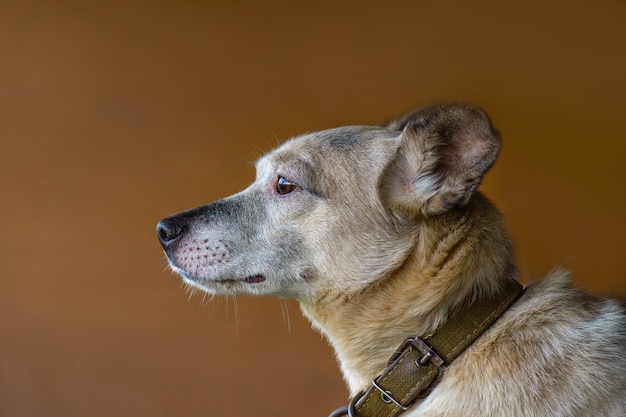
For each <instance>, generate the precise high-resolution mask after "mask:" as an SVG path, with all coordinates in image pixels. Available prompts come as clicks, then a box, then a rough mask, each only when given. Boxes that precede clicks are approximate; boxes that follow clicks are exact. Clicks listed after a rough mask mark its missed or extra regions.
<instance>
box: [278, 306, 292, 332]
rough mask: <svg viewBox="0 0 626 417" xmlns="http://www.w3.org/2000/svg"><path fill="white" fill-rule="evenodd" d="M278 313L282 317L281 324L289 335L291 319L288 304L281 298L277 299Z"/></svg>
mask: <svg viewBox="0 0 626 417" xmlns="http://www.w3.org/2000/svg"><path fill="white" fill-rule="evenodd" d="M279 302H280V311H281V313H282V315H283V324H286V325H287V333H289V334H291V317H289V304H287V301H285V300H283V299H282V298H280V299H279Z"/></svg>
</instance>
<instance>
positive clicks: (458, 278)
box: [301, 195, 515, 395]
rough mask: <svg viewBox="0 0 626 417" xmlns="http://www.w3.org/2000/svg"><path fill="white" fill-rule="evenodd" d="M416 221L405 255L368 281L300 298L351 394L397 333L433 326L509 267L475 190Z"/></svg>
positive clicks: (382, 360)
mask: <svg viewBox="0 0 626 417" xmlns="http://www.w3.org/2000/svg"><path fill="white" fill-rule="evenodd" d="M416 227H418V228H419V230H418V233H416V234H415V235H416V236H417V238H416V239H415V241H414V242H413V246H412V249H411V252H410V255H409V256H408V257H407V258H406V260H405V261H404V263H403V264H402V265H401V267H400V268H398V269H396V270H394V271H393V272H390V273H389V274H388V275H387V276H386V277H384V279H381V281H379V282H378V283H377V284H376V285H374V286H371V287H370V288H366V289H361V290H360V291H358V292H352V293H348V292H347V291H345V292H342V293H341V294H337V295H336V296H334V297H328V296H327V297H325V299H324V301H323V302H319V300H318V302H315V303H304V302H303V303H301V306H302V310H303V311H304V313H305V315H306V316H307V317H308V318H309V319H310V320H311V321H312V323H313V325H314V326H315V327H316V328H318V329H319V330H320V331H321V332H322V333H323V334H324V335H325V336H326V337H327V338H328V339H329V341H330V343H331V344H332V346H333V347H334V349H335V352H336V355H337V358H338V360H339V362H340V365H341V370H342V372H343V375H344V377H345V379H346V381H347V383H348V386H349V389H350V392H351V394H352V395H354V394H355V393H357V392H359V391H361V390H363V389H365V388H367V386H368V385H369V384H370V383H371V380H372V379H373V378H375V377H376V376H377V375H378V374H380V372H381V371H382V370H383V369H384V368H385V367H386V364H387V361H388V359H389V357H390V356H391V354H392V353H393V352H394V350H395V349H396V348H397V347H398V345H399V344H400V343H401V342H402V341H403V340H404V339H406V338H407V337H411V336H418V335H425V334H428V333H431V332H433V331H435V330H436V329H437V328H438V327H439V326H440V325H441V324H443V323H444V322H445V321H446V319H447V317H448V314H449V313H450V311H451V310H453V309H454V308H455V307H456V306H458V305H459V304H461V303H462V302H463V301H464V300H466V299H468V298H470V297H480V296H481V295H483V294H488V293H493V292H495V291H497V290H498V288H499V284H500V283H501V282H502V280H503V279H508V278H510V277H511V276H512V275H513V274H514V271H515V268H514V266H513V263H512V260H511V258H512V255H511V249H510V244H509V241H508V237H507V235H506V233H505V232H504V231H503V227H502V224H501V220H500V215H499V213H498V212H497V210H496V209H495V208H494V207H493V206H492V205H491V203H489V201H487V200H486V199H485V198H484V197H482V196H480V195H477V196H476V197H475V198H474V199H473V201H472V202H471V203H470V205H469V206H467V207H465V208H464V209H463V210H459V211H457V212H454V213H449V214H448V215H446V216H442V217H440V218H437V219H429V220H428V221H424V222H421V223H420V224H419V225H417V226H416ZM479 259H480V260H481V262H480V263H478V262H476V260H479Z"/></svg>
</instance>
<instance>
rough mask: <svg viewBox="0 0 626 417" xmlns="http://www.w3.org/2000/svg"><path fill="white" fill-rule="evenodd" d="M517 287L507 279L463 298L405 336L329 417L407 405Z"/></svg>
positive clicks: (394, 410)
mask: <svg viewBox="0 0 626 417" xmlns="http://www.w3.org/2000/svg"><path fill="white" fill-rule="evenodd" d="M522 291H523V288H522V285H521V284H520V283H518V282H517V281H515V280H511V281H508V282H507V283H505V284H504V286H503V288H502V290H501V291H500V293H499V294H497V295H495V296H493V297H488V298H485V299H481V300H480V301H476V302H473V303H466V304H464V305H463V306H462V307H461V308H460V309H459V310H458V311H456V312H455V313H454V314H453V315H452V316H450V318H449V319H448V320H447V321H446V322H445V323H444V324H443V325H442V326H441V327H440V328H438V329H437V331H436V332H435V333H433V334H432V335H429V336H423V337H415V338H409V339H406V340H405V341H404V342H403V343H402V345H400V347H399V348H398V349H397V350H396V352H395V353H394V354H393V355H392V356H391V358H390V359H389V363H388V366H387V368H386V369H385V370H384V371H383V373H382V374H380V375H379V376H378V377H377V378H376V379H374V380H373V381H372V384H371V386H370V387H369V388H368V389H367V390H365V391H364V392H361V393H359V394H357V395H356V396H355V397H354V398H353V399H352V401H350V405H348V406H347V407H343V408H340V409H338V410H336V411H334V412H333V413H331V414H330V416H329V417H340V416H344V415H348V416H349V417H378V416H387V417H396V416H398V415H400V414H401V413H402V412H404V411H406V410H408V409H409V407H410V406H411V404H412V403H413V402H414V401H415V400H416V399H418V398H423V397H425V396H426V395H428V394H429V391H430V389H432V388H431V386H432V384H433V382H435V379H436V378H437V376H438V375H439V370H440V369H441V368H442V367H443V368H445V367H446V366H448V365H450V363H451V362H452V361H453V360H454V359H455V358H456V357H457V356H459V355H460V354H461V352H463V351H464V350H465V349H466V348H467V347H468V346H469V345H471V344H472V342H474V340H476V339H477V338H478V337H479V336H480V335H481V334H482V333H483V332H484V331H485V330H487V329H488V328H489V327H490V326H491V325H492V324H493V323H494V322H495V321H496V320H497V319H498V318H499V317H500V316H501V315H502V314H503V313H504V312H505V311H506V310H507V309H508V308H509V306H510V305H511V304H513V302H514V301H515V300H517V298H518V297H519V296H520V295H521V294H522Z"/></svg>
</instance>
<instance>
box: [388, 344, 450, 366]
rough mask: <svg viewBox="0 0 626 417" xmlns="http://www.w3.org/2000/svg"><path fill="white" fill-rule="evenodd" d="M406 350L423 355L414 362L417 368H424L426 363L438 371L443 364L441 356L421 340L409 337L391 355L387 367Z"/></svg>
mask: <svg viewBox="0 0 626 417" xmlns="http://www.w3.org/2000/svg"><path fill="white" fill-rule="evenodd" d="M407 349H409V350H413V349H415V350H417V351H418V352H420V353H421V354H422V355H424V356H422V357H421V358H419V359H416V360H415V364H416V365H417V366H426V365H428V363H432V364H433V365H434V366H435V367H436V368H437V369H439V368H441V367H442V366H443V364H444V360H443V359H442V358H441V356H439V355H438V354H437V353H436V352H435V351H434V350H433V348H432V347H430V346H429V345H428V343H426V342H425V341H424V340H423V339H421V338H419V337H409V338H408V339H406V340H405V341H404V342H403V343H402V344H401V345H400V347H399V348H398V349H397V350H396V351H395V352H394V353H393V355H391V358H389V362H388V364H387V366H391V365H392V364H393V363H394V362H396V361H397V360H398V359H399V358H400V356H401V355H402V354H403V353H404V352H405V351H406V350H407Z"/></svg>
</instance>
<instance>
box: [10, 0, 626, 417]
mask: <svg viewBox="0 0 626 417" xmlns="http://www.w3.org/2000/svg"><path fill="white" fill-rule="evenodd" d="M383 3H384V4H383ZM624 45H626V2H624V1H623V0H597V1H594V2H588V1H581V0H567V1H565V0H563V1H556V0H546V1H542V2H525V1H519V2H502V1H497V0H491V1H482V0H478V1H472V2H464V1H457V0H444V1H437V2H435V1H415V0H413V1H393V0H392V1H387V2H364V1H333V2H326V1H320V0H318V1H315V2H287V1H285V2H252V1H232V2H226V1H205V2H199V1H171V2H162V1H145V2H126V1H124V2H115V1H111V2H93V1H63V0H57V1H39V2H25V1H15V2H13V1H2V2H0V230H1V231H2V233H1V234H0V416H10V417H30V416H64V417H74V416H77V417H78V416H81V417H82V416H120V417H124V416H133V417H140V416H151V417H159V416H190V417H194V416H261V417H262V416H268V417H269V416H272V417H281V416H294V415H298V416H302V417H307V416H310V417H315V416H326V415H327V413H328V412H329V411H330V410H332V409H334V408H335V407H337V406H340V405H342V404H343V403H345V402H346V401H347V392H346V390H345V388H344V384H343V381H342V379H341V375H340V373H339V371H338V370H337V366H336V364H335V361H334V358H333V354H332V351H331V350H330V348H329V347H328V346H327V345H326V342H325V341H324V340H322V338H321V337H320V336H319V335H318V334H317V333H315V332H314V331H312V330H310V329H309V325H308V323H306V321H305V320H304V319H303V318H302V317H301V314H300V312H299V308H298V305H297V303H295V302H293V301H286V302H281V301H279V300H277V299H272V298H257V299H254V298H248V297H238V298H232V297H231V298H215V299H213V300H210V299H209V298H208V297H202V296H201V295H194V296H191V295H190V294H189V293H188V292H186V291H185V289H184V288H183V287H182V285H181V284H180V282H179V280H178V279H177V278H176V277H175V276H173V274H171V273H170V272H168V271H167V269H166V262H165V259H164V256H163V255H162V252H161V249H160V246H159V244H158V242H157V239H156V237H155V233H154V227H155V224H156V223H157V221H158V220H159V219H161V218H163V217H165V216H167V215H169V214H171V213H173V212H176V211H181V210H184V209H188V208H191V207H194V206H196V205H199V204H203V203H206V202H209V201H212V200H215V199H218V198H221V197H224V196H226V195H229V194H231V193H234V192H236V191H238V190H240V189H243V188H244V187H245V186H246V185H247V184H248V183H249V182H251V181H252V180H253V178H254V169H253V166H252V162H253V161H254V160H256V158H257V157H258V156H259V155H261V154H262V153H264V152H266V151H268V150H269V149H271V148H272V147H274V146H275V145H276V144H277V143H279V142H281V141H283V140H285V139H287V138H289V137H290V136H293V135H296V134H299V133H304V132H309V131H314V130H319V129H324V128H330V127H335V126H339V125H346V124H378V123H381V122H384V121H386V120H388V119H391V118H393V117H396V116H399V115H401V114H403V113H405V112H407V111H409V110H411V109H413V108H414V107H417V106H421V105H425V104H429V103H432V102H441V101H447V100H466V101H471V102H474V103H476V104H479V105H481V106H482V107H484V108H485V109H486V110H487V111H488V112H489V114H490V115H491V117H492V119H493V121H494V124H495V125H496V127H497V128H498V129H499V130H500V131H501V132H502V134H503V138H504V148H503V152H502V154H501V157H500V159H499V161H498V163H497V164H496V166H495V168H494V169H493V171H492V172H491V173H490V174H489V175H488V176H487V179H486V181H485V183H484V185H483V187H482V189H483V191H484V192H485V193H486V194H487V195H488V196H489V197H490V198H491V199H493V200H494V201H495V202H496V203H497V205H498V206H499V207H500V209H501V210H502V211H503V212H504V214H505V216H506V219H507V227H508V230H509V232H510V233H511V235H512V237H513V241H514V243H515V246H516V250H517V252H516V253H517V255H516V256H517V262H518V265H519V268H520V271H521V277H520V279H521V280H522V281H523V282H525V283H529V282H531V281H533V280H536V279H538V278H539V277H541V276H542V275H544V274H546V273H547V272H549V271H550V270H551V269H552V268H554V267H558V266H562V267H567V268H571V269H572V270H573V271H574V279H575V284H576V285H577V286H579V287H582V288H584V289H586V290H587V291H590V292H592V293H594V294H598V295H614V296H621V297H623V296H626V281H625V278H626V185H625V184H626V181H625V180H626V175H625V174H624V170H625V169H626V80H625V74H626V54H625V52H624V51H625V49H624Z"/></svg>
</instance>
